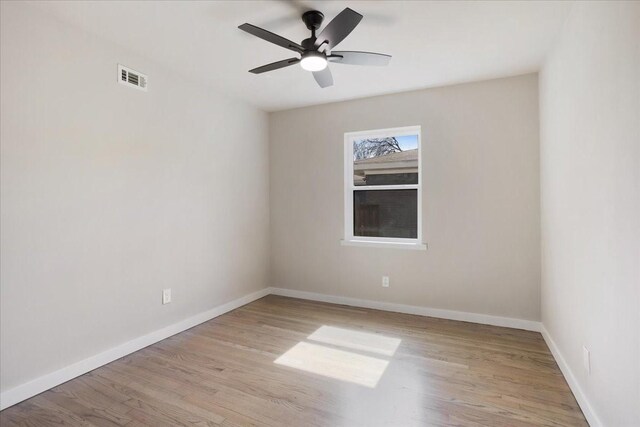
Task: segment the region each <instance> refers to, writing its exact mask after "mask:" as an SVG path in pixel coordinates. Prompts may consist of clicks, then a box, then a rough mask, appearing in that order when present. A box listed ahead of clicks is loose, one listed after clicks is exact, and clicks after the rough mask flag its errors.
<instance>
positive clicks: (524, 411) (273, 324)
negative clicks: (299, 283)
mask: <svg viewBox="0 0 640 427" xmlns="http://www.w3.org/2000/svg"><path fill="white" fill-rule="evenodd" d="M316 331H322V332H323V333H324V334H325V335H322V336H320V335H318V334H314V333H315V332H316ZM312 334H314V335H312ZM331 334H337V335H331ZM377 345H379V346H377ZM283 355H285V356H283ZM356 360H357V361H358V364H360V363H366V364H370V366H369V365H366V366H367V368H366V369H365V367H364V365H362V366H360V365H356V363H355V362H353V361H356ZM347 361H349V362H347ZM363 375H364V377H363ZM363 380H366V381H365V382H360V381H363ZM0 424H1V425H2V426H3V427H5V426H7V427H9V426H54V425H55V426H60V425H74V426H75V425H77V426H104V427H109V426H128V427H140V426H154V427H155V426H159V427H162V426H177V425H184V426H207V427H215V426H226V427H237V426H271V427H276V426H332V427H333V426H350V427H351V426H367V427H369V426H407V427H409V426H468V427H477V426H505V427H507V426H508V427H517V426H521V427H530V426H541V425H542V426H554V427H561V426H587V425H588V424H587V422H586V420H585V418H584V416H583V414H582V412H581V411H580V408H579V407H578V404H577V402H576V401H575V398H574V397H573V395H572V394H571V391H570V389H569V387H568V385H567V383H566V381H565V380H564V378H563V376H562V373H561V372H560V370H559V368H558V366H557V365H556V363H555V361H554V359H553V356H552V355H551V353H550V352H549V349H548V348H547V346H546V344H545V342H544V340H543V339H542V336H541V335H540V334H539V333H536V332H530V331H522V330H517V329H510V328H500V327H495V326H488V325H479V324H473V323H468V322H457V321H450V320H444V319H435V318H429V317H423V316H413V315H407V314H400V313H391V312H384V311H378V310H369V309H362V308H355V307H347V306H341V305H335V304H328V303H319V302H312V301H305V300H299V299H293V298H286V297H279V296H273V295H270V296H267V297H265V298H262V299H260V300H258V301H255V302H253V303H251V304H248V305H246V306H243V307H241V308H239V309H237V310H234V311H232V312H230V313H227V314H225V315H222V316H220V317H218V318H216V319H212V320H211V321H208V322H205V323H203V324H201V325H198V326H196V327H194V328H192V329H190V330H188V331H185V332H183V333H180V334H178V335H175V336H173V337H171V338H168V339H166V340H164V341H161V342H159V343H157V344H154V345H152V346H149V347H147V348H145V349H142V350H140V351H138V352H136V353H133V354H131V355H129V356H126V357H123V358H121V359H119V360H117V361H115V362H112V363H110V364H108V365H106V366H103V367H101V368H98V369H96V370H94V371H92V372H90V373H88V374H85V375H82V376H80V377H78V378H76V379H74V380H72V381H69V382H67V383H65V384H62V385H60V386H58V387H55V388H53V389H52V390H49V391H46V392H44V393H42V394H40V395H38V396H36V397H33V398H31V399H28V400H26V401H24V402H22V403H19V404H17V405H14V406H13V407H10V408H7V409H5V410H4V411H2V412H1V413H0Z"/></svg>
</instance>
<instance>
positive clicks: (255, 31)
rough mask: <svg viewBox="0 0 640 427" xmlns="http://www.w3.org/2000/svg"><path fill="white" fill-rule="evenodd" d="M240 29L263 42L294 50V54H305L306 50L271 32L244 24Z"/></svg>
mask: <svg viewBox="0 0 640 427" xmlns="http://www.w3.org/2000/svg"><path fill="white" fill-rule="evenodd" d="M238 28H240V29H241V30H242V31H246V32H247V33H249V34H251V35H254V36H256V37H260V38H261V39H262V40H266V41H268V42H270V43H273V44H277V45H278V46H281V47H283V48H285V49H289V50H292V51H294V52H298V53H302V52H304V48H303V47H302V46H300V45H299V44H298V43H295V42H292V41H291V40H288V39H285V38H284V37H281V36H279V35H277V34H273V33H272V32H271V31H267V30H264V29H262V28H260V27H256V26H255V25H251V24H242V25H240V26H239V27H238Z"/></svg>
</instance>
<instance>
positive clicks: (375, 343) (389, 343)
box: [308, 326, 401, 356]
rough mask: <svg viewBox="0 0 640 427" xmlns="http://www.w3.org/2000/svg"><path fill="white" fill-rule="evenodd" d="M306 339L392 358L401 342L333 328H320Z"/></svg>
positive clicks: (380, 336)
mask: <svg viewBox="0 0 640 427" xmlns="http://www.w3.org/2000/svg"><path fill="white" fill-rule="evenodd" d="M308 339H309V340H311V341H317V342H321V343H325V344H331V345H335V346H339V347H345V348H350V349H353V350H361V351H366V352H369V353H376V354H381V355H383V356H393V355H394V353H395V352H396V350H397V349H398V346H399V345H400V341H401V340H400V339H399V338H391V337H385V336H384V335H379V334H371V333H367V332H360V331H353V330H350V329H344V328H337V327H335V326H321V327H320V328H318V330H317V331H315V332H314V333H312V334H311V335H309V336H308Z"/></svg>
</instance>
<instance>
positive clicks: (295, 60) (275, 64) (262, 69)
mask: <svg viewBox="0 0 640 427" xmlns="http://www.w3.org/2000/svg"><path fill="white" fill-rule="evenodd" d="M298 62H300V59H298V58H289V59H283V60H282V61H277V62H272V63H271V64H267V65H263V66H262V67H258V68H254V69H253V70H249V72H250V73H253V74H260V73H266V72H267V71H273V70H278V69H280V68H284V67H288V66H289V65H293V64H297V63H298Z"/></svg>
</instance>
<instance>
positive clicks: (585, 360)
mask: <svg viewBox="0 0 640 427" xmlns="http://www.w3.org/2000/svg"><path fill="white" fill-rule="evenodd" d="M582 364H583V365H584V370H585V371H587V375H590V374H591V353H589V349H587V347H585V346H582Z"/></svg>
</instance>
